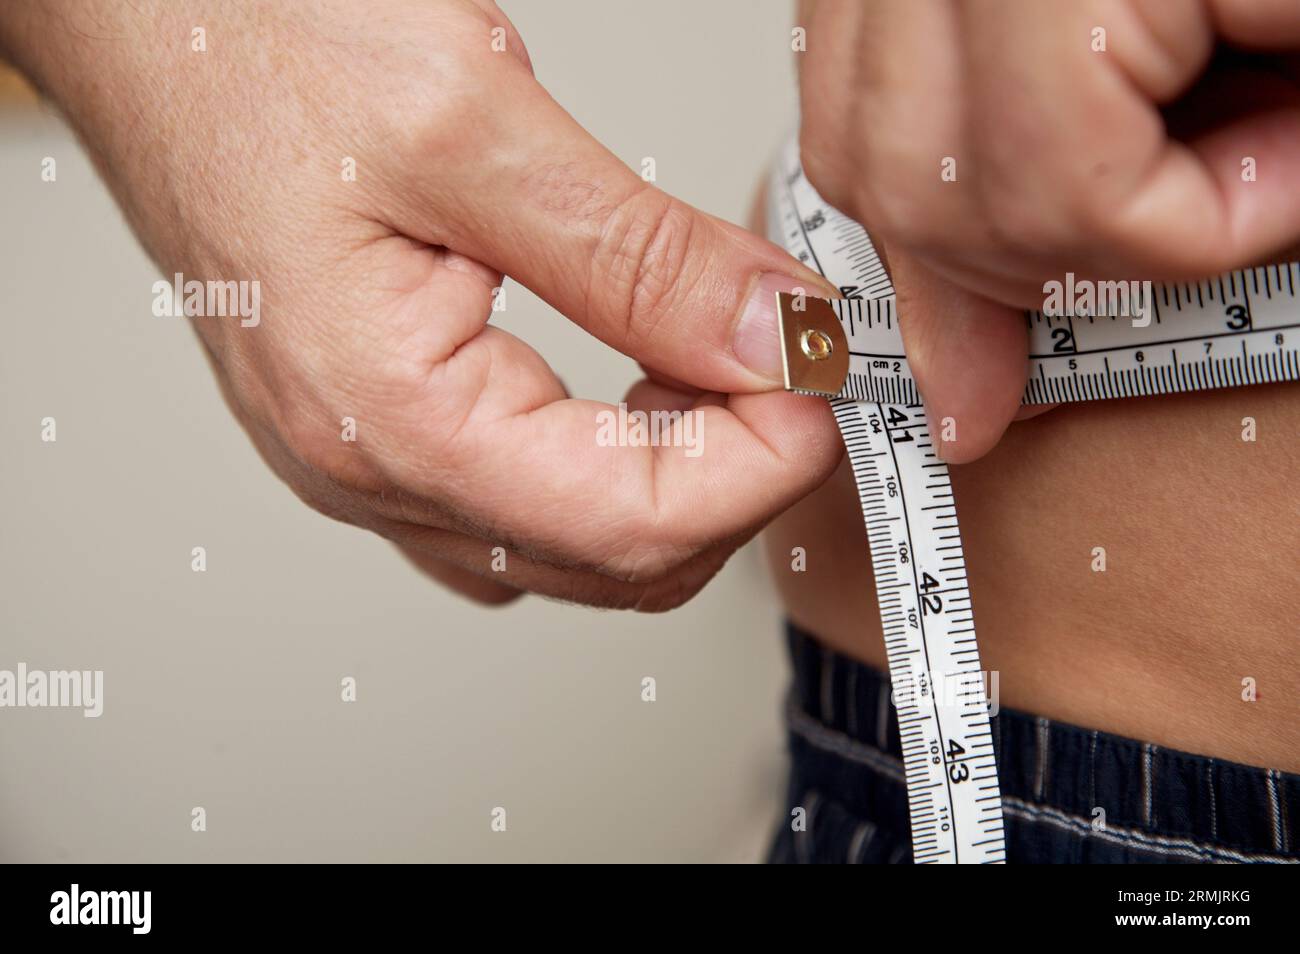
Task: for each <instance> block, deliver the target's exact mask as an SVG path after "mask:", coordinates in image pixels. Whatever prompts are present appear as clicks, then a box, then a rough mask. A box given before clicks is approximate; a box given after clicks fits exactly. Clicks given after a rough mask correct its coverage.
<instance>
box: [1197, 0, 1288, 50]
mask: <svg viewBox="0 0 1300 954" xmlns="http://www.w3.org/2000/svg"><path fill="white" fill-rule="evenodd" d="M1209 6H1210V11H1211V15H1212V16H1213V18H1214V26H1215V29H1216V30H1217V31H1218V32H1219V35H1220V36H1222V37H1223V38H1224V39H1226V40H1229V41H1231V42H1232V43H1236V44H1240V45H1241V46H1249V47H1254V48H1256V49H1262V50H1282V49H1295V47H1296V46H1297V45H1300V4H1297V3H1296V2H1295V0H1210V4H1209Z"/></svg>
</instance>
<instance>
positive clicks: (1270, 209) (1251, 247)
mask: <svg viewBox="0 0 1300 954" xmlns="http://www.w3.org/2000/svg"><path fill="white" fill-rule="evenodd" d="M1007 3H1010V4H1012V7H1011V9H1013V10H1014V12H1015V14H1016V15H1015V16H1012V17H1008V16H1006V15H1005V12H1006V10H1007V9H1008V7H1007ZM960 9H961V10H962V11H963V14H964V15H965V19H964V23H965V24H966V26H967V27H968V30H969V36H970V41H971V49H972V50H974V51H975V53H974V54H973V55H974V59H973V60H972V64H971V67H970V69H971V74H970V75H971V77H972V80H971V86H972V95H973V96H974V97H975V99H976V101H977V102H978V103H979V104H981V108H983V109H984V110H987V111H989V112H990V114H995V113H994V111H998V110H1000V112H997V113H996V115H998V116H999V120H998V121H997V122H996V123H994V124H992V125H991V126H990V127H989V128H988V130H987V132H986V134H984V135H982V136H980V137H979V148H980V154H979V155H978V156H977V158H978V164H979V169H980V174H979V179H978V181H979V183H980V184H981V187H982V188H984V190H985V216H986V217H987V219H988V221H989V222H990V224H991V225H992V226H993V227H994V228H995V229H996V233H997V234H998V236H999V237H1000V239H1001V240H1003V242H1004V243H1006V244H1010V245H1013V246H1014V245H1017V244H1018V245H1019V246H1022V247H1026V248H1029V249H1034V248H1044V249H1056V250H1057V251H1058V252H1061V253H1068V255H1066V256H1064V257H1065V258H1068V260H1069V261H1070V263H1071V267H1072V268H1073V269H1074V270H1076V271H1081V272H1082V271H1087V272H1094V273H1099V274H1104V275H1107V276H1113V277H1120V276H1121V275H1123V276H1129V275H1133V276H1134V277H1137V276H1138V274H1141V275H1143V276H1144V277H1147V278H1155V279H1170V278H1187V277H1191V276H1196V275H1205V274H1213V273H1215V272H1218V271H1222V270H1226V269H1228V268H1233V267H1238V266H1240V265H1243V264H1246V263H1248V262H1249V261H1251V260H1252V259H1254V258H1257V257H1259V256H1260V255H1263V254H1267V252H1268V251H1269V250H1271V249H1273V248H1276V247H1277V246H1278V245H1279V244H1281V243H1283V242H1286V241H1290V240H1294V239H1295V238H1296V237H1297V236H1300V155H1297V146H1298V145H1300V110H1298V109H1296V108H1294V106H1293V105H1292V104H1290V103H1282V104H1280V105H1278V106H1275V107H1274V108H1273V109H1270V110H1268V111H1266V112H1264V113H1263V114H1251V115H1243V114H1241V113H1240V112H1239V113H1238V119H1237V121H1236V122H1235V123H1233V124H1230V125H1229V126H1227V127H1225V128H1224V129H1222V130H1220V131H1219V132H1218V133H1217V134H1215V136H1213V137H1210V138H1208V139H1207V140H1206V141H1204V142H1194V143H1192V144H1191V146H1190V147H1189V145H1188V144H1184V143H1181V142H1178V141H1176V140H1172V139H1170V138H1169V137H1168V136H1167V134H1166V130H1165V126H1164V123H1163V121H1162V118H1161V116H1160V113H1159V111H1158V110H1157V108H1156V104H1157V103H1158V102H1161V101H1165V100H1167V99H1168V98H1169V96H1170V95H1171V94H1173V93H1176V92H1181V91H1182V90H1184V89H1186V87H1187V86H1188V85H1189V84H1190V83H1191V81H1192V80H1193V79H1194V77H1195V76H1196V74H1197V73H1198V72H1199V71H1200V69H1201V68H1202V67H1203V66H1204V62H1205V59H1206V57H1208V53H1209V50H1210V49H1211V43H1210V41H1212V39H1213V35H1212V32H1210V30H1209V24H1208V22H1207V21H1205V18H1204V15H1203V11H1201V10H1200V9H1199V8H1196V7H1194V6H1191V5H1187V4H1175V5H1170V6H1169V7H1168V8H1162V11H1161V19H1162V21H1163V20H1172V21H1179V20H1180V18H1181V21H1182V32H1183V33H1185V34H1186V35H1187V36H1190V37H1192V38H1193V39H1195V40H1196V42H1195V43H1194V44H1192V46H1193V53H1194V55H1190V56H1188V55H1183V56H1175V55H1170V54H1169V53H1168V52H1167V51H1166V49H1165V47H1163V46H1162V43H1161V39H1160V37H1158V35H1157V34H1156V33H1155V32H1154V31H1152V30H1151V29H1149V27H1148V26H1147V25H1145V24H1144V22H1143V21H1142V19H1141V18H1140V17H1133V16H1131V15H1130V14H1131V11H1129V8H1127V7H1125V6H1123V5H1115V7H1114V9H1113V11H1112V19H1111V20H1110V21H1109V26H1110V29H1109V30H1108V32H1107V34H1106V41H1107V44H1108V45H1107V49H1106V51H1104V53H1103V52H1101V51H1098V50H1096V49H1094V48H1093V47H1092V46H1090V44H1089V42H1088V39H1089V38H1090V37H1091V36H1092V29H1093V26H1094V25H1093V22H1092V21H1093V20H1094V19H1096V17H1095V16H1094V11H1092V10H1091V8H1090V7H1089V6H1088V5H1080V4H1067V3H1040V2H1034V0H1005V2H1004V0H998V2H997V3H996V4H994V5H992V6H990V3H989V0H975V2H972V3H968V4H962V5H960ZM993 11H996V12H998V13H1001V14H1004V15H1001V16H990V13H991V12H993ZM1115 18H1118V19H1115ZM1102 19H1105V18H1102ZM1165 39H1167V37H1166V38H1165ZM1112 40H1113V41H1114V45H1110V44H1111V41H1112ZM1027 49H1032V50H1035V51H1036V53H1035V55H1034V56H1032V57H1025V56H1021V55H1020V53H1021V52H1022V51H1024V50H1027ZM1045 62H1049V63H1051V67H1050V68H1047V69H1044V68H1043V64H1044V63H1045ZM1153 71H1157V72H1159V76H1155V75H1153ZM1007 103H1014V104H1015V108H1014V109H1007V108H1006V104H1007ZM1244 157H1254V159H1255V161H1256V164H1263V165H1265V166H1266V168H1268V170H1269V178H1268V179H1267V181H1265V180H1264V179H1262V178H1260V179H1258V181H1246V180H1245V179H1244V177H1243V175H1242V171H1243V165H1242V163H1243V158H1244ZM1175 239H1176V240H1175Z"/></svg>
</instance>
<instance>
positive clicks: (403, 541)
mask: <svg viewBox="0 0 1300 954" xmlns="http://www.w3.org/2000/svg"><path fill="white" fill-rule="evenodd" d="M373 529H375V530H376V531H377V532H379V533H381V534H383V535H384V536H385V537H388V538H389V539H392V540H396V541H399V544H398V545H399V548H400V549H401V550H402V551H403V552H404V553H408V554H409V555H411V556H412V557H413V558H416V559H418V560H420V561H426V560H427V561H429V562H431V563H434V564H438V565H440V566H442V567H444V568H453V569H459V570H460V571H461V572H462V573H463V574H465V578H469V579H472V578H479V579H482V578H483V577H485V576H488V575H490V576H491V577H492V580H488V581H485V582H492V583H495V584H496V585H498V586H501V587H502V588H503V589H509V590H510V591H511V592H513V593H515V594H519V593H524V592H527V593H536V594H538V595H540V596H545V597H548V598H551V599H557V600H563V601H565V602H569V603H580V604H582V605H584V606H597V607H603V608H607V609H631V610H637V611H640V612H647V613H654V612H662V611H664V610H669V609H674V608H676V607H678V606H680V605H681V604H682V603H684V602H686V601H687V600H688V599H690V598H691V597H692V596H694V595H695V594H696V593H698V592H699V591H700V590H701V589H702V588H703V587H704V586H705V585H706V584H707V583H708V582H709V580H711V579H712V578H713V577H714V576H715V575H716V574H717V572H718V570H719V569H721V568H722V566H723V564H724V563H726V561H727V558H728V557H729V556H730V555H731V554H732V553H734V552H735V550H736V549H737V548H738V547H739V546H741V545H742V544H743V543H744V542H745V541H746V540H747V539H748V536H746V537H740V538H736V539H733V540H728V541H723V542H721V543H719V544H718V545H716V546H714V547H711V548H709V549H708V550H707V551H705V552H703V553H700V554H699V555H697V556H695V557H693V558H691V559H689V560H687V561H684V562H683V563H682V565H681V566H679V567H676V568H675V570H674V572H673V573H672V574H668V575H664V576H662V577H660V578H659V579H655V580H650V581H643V582H627V581H623V580H616V579H612V578H610V577H609V576H607V575H603V574H600V573H596V572H592V571H585V570H581V569H577V568H573V567H555V566H551V565H549V564H546V563H543V562H539V561H536V560H533V559H530V558H529V557H528V556H526V555H524V554H522V553H520V552H518V551H515V550H511V549H508V548H506V547H502V546H501V545H500V544H499V543H493V542H491V541H486V540H483V539H480V538H477V537H473V536H470V535H466V534H460V533H452V532H448V531H445V530H439V529H436V528H430V527H427V526H423V525H420V524H411V523H402V522H397V521H394V522H390V523H385V524H382V525H379V526H376V527H374V528H373ZM499 581H505V582H499ZM473 585H474V584H472V583H471V584H470V586H473ZM466 595H471V594H466ZM472 598H473V597H472Z"/></svg>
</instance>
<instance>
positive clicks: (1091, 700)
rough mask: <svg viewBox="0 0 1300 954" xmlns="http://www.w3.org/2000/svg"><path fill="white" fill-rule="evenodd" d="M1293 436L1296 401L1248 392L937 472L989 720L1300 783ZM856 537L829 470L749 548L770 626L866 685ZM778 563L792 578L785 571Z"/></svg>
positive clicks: (869, 587)
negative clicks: (965, 586)
mask: <svg viewBox="0 0 1300 954" xmlns="http://www.w3.org/2000/svg"><path fill="white" fill-rule="evenodd" d="M1243 417H1253V418H1254V419H1255V421H1256V424H1257V428H1258V440H1257V441H1256V442H1255V443H1249V442H1246V441H1243V440H1242V439H1241V429H1242V426H1241V420H1242V418H1243ZM1297 433H1300V388H1297V386H1296V385H1293V384H1282V385H1265V386H1260V387H1251V388H1240V389H1236V390H1231V391H1216V392H1210V393H1201V394H1188V395H1175V396H1169V397H1158V398H1142V399H1133V400H1121V401H1102V402H1095V403H1089V404H1074V405H1068V406H1063V407H1061V408H1059V409H1057V410H1056V411H1054V412H1052V413H1051V414H1046V415H1043V416H1041V417H1037V418H1034V419H1033V420H1031V421H1024V422H1021V423H1018V424H1013V425H1012V426H1011V427H1010V428H1009V429H1008V430H1007V432H1006V434H1005V436H1004V437H1003V439H1002V441H1001V442H1000V443H999V444H998V446H997V447H996V448H995V449H994V450H993V451H992V452H991V453H989V454H988V455H987V456H985V457H983V458H981V459H980V460H979V461H976V462H974V463H971V464H965V465H961V466H954V467H953V468H952V482H953V487H954V493H955V495H956V501H957V510H958V517H959V519H960V521H961V533H962V542H963V544H964V546H965V552H966V557H967V566H968V569H969V574H970V581H971V593H972V603H973V606H974V612H975V625H976V631H977V633H978V636H979V642H980V658H981V662H982V665H983V667H984V669H986V670H989V671H997V672H998V673H999V674H1000V675H999V689H1000V702H1001V704H1002V705H1004V706H1009V707H1013V708H1017V709H1023V710H1026V711H1029V712H1033V713H1035V714H1038V715H1044V716H1047V717H1049V718H1053V719H1059V720H1064V721H1068V722H1071V723H1074V724H1076V725H1082V726H1086V727H1089V728H1095V729H1102V730H1105V731H1108V732H1114V733H1117V734H1119V735H1124V736H1129V737H1132V738H1138V739H1142V740H1144V741H1149V742H1155V743H1158V744H1160V745H1166V746H1172V747H1174V748H1178V749H1183V750H1186V751H1191V752H1198V753H1203V754H1207V755H1213V756H1217V757H1220V758H1225V759H1231V760H1234V761H1238V762H1245V763H1247V764H1252V765H1262V766H1268V767H1271V768H1278V769H1282V770H1285V771H1290V772H1296V771H1300V666H1298V665H1297V653H1296V649H1297V639H1300V627H1298V626H1297V623H1300V593H1297V590H1296V585H1295V584H1296V580H1297V579H1300V519H1297V518H1300V513H1298V512H1297V511H1298V510H1300V507H1298V505H1297V504H1298V501H1297V494H1296V491H1295V480H1296V476H1297V474H1298V473H1300V442H1297V440H1296V434H1297ZM861 527H862V517H861V512H860V511H859V509H858V503H857V497H856V493H855V491H854V488H853V476H852V474H851V473H850V472H849V470H848V467H847V463H846V464H842V465H841V467H840V469H839V470H838V471H837V472H836V474H835V475H834V476H833V477H832V478H831V479H830V480H829V481H828V482H827V483H826V484H825V485H824V486H823V487H822V488H821V489H820V490H818V491H816V492H815V493H813V494H812V495H811V496H809V497H808V498H806V499H805V500H804V501H802V502H801V503H800V504H798V505H797V506H796V507H794V508H793V509H792V510H790V511H789V512H788V513H786V514H785V516H784V517H782V518H781V519H780V520H779V521H777V522H776V523H775V524H773V526H772V527H771V528H770V530H769V531H768V533H767V535H766V539H765V542H766V546H767V551H768V555H769V559H770V562H771V566H772V571H773V577H774V579H775V581H776V585H777V587H778V589H779V590H780V592H781V595H782V597H783V599H784V601H785V604H786V607H787V610H788V612H789V614H790V617H791V618H792V619H793V620H794V621H795V622H797V623H798V624H799V625H800V626H802V627H804V628H806V629H807V630H809V631H811V632H812V633H815V634H816V635H817V636H818V637H819V638H820V639H821V640H823V641H824V642H825V643H826V644H827V645H828V646H831V647H833V648H835V649H837V650H839V651H840V652H843V653H846V654H848V655H850V656H853V657H855V658H857V659H860V660H862V661H864V662H866V663H869V664H870V665H872V666H875V667H877V668H880V669H884V668H886V667H887V662H886V660H885V653H884V644H883V642H882V636H881V631H880V618H879V615H878V611H877V609H876V600H875V590H874V583H873V580H872V575H871V563H870V559H869V557H868V554H867V548H866V544H865V540H864V536H863V532H862V530H861ZM796 546H802V547H804V548H805V549H806V551H807V571H806V572H802V573H796V572H792V571H791V569H790V567H791V557H790V551H791V548H793V547H796ZM1094 547H1105V550H1106V571H1105V572H1094V571H1093V570H1092V568H1091V567H1092V563H1093V552H1092V551H1093V548H1094ZM1248 677H1249V678H1253V679H1254V680H1255V681H1256V683H1257V687H1258V697H1257V699H1256V701H1255V702H1253V703H1248V702H1245V701H1243V699H1242V691H1243V684H1242V680H1243V679H1246V678H1248Z"/></svg>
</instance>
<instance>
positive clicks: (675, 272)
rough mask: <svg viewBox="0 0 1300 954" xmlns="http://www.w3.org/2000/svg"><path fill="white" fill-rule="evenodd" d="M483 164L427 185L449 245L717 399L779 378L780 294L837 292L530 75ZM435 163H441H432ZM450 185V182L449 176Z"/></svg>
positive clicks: (430, 214) (503, 103)
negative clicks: (611, 145) (681, 194)
mask: <svg viewBox="0 0 1300 954" xmlns="http://www.w3.org/2000/svg"><path fill="white" fill-rule="evenodd" d="M502 82H503V83H504V84H505V85H506V86H507V89H506V90H505V91H503V92H501V93H498V94H497V95H495V96H493V97H492V101H493V102H494V103H497V104H500V108H499V110H498V111H494V114H493V116H492V117H490V118H488V120H487V121H486V124H485V128H478V127H475V128H474V129H473V130H472V131H470V132H469V133H468V135H470V136H471V137H472V138H474V139H476V140H477V139H479V137H483V136H486V137H487V138H486V140H485V141H483V144H482V145H481V146H480V147H479V148H478V149H477V150H476V152H477V154H476V156H475V158H474V159H473V161H469V162H457V163H454V164H453V165H454V168H449V166H448V164H447V162H446V160H445V158H444V159H443V161H442V163H441V170H442V171H441V173H440V179H442V180H443V181H440V182H439V183H438V184H437V185H436V186H433V187H431V188H428V189H422V190H421V201H423V202H424V203H425V204H426V206H427V207H426V208H425V209H423V210H422V211H421V216H422V217H423V220H424V221H426V222H428V221H439V222H442V223H443V227H444V229H445V231H446V233H447V234H446V235H445V236H440V237H439V244H446V245H448V246H449V247H451V248H453V249H454V250H455V251H457V252H460V253H461V254H464V255H467V256H469V257H471V258H474V259H477V260H478V261H481V262H483V263H485V264H487V265H489V266H490V267H492V268H493V269H496V270H498V271H500V272H503V273H505V274H507V275H509V276H510V277H511V278H513V279H515V280H516V281H518V282H520V283H522V284H523V285H525V286H527V287H528V288H530V289H531V290H532V291H533V292H535V293H536V294H537V295H538V296H539V297H541V298H543V299H545V300H546V301H547V302H548V303H550V304H551V305H552V306H554V307H555V308H556V309H557V310H558V311H559V312H560V313H561V314H563V315H565V316H566V317H568V318H569V319H571V320H572V321H574V322H576V323H577V324H579V325H581V326H582V327H583V328H585V329H586V330H587V331H589V332H590V333H591V334H593V335H595V336H596V337H597V338H599V339H601V340H602V341H604V342H606V343H607V344H609V345H610V346H612V347H614V348H616V349H618V350H619V351H621V352H623V353H624V354H627V355H629V356H631V357H633V358H635V359H636V360H638V361H640V362H641V363H642V364H643V365H645V366H646V367H648V368H651V369H654V370H658V371H662V372H664V373H667V374H670V375H671V376H672V377H673V378H675V379H678V380H680V381H683V382H686V383H688V384H690V385H693V386H695V387H699V388H703V389H706V390H711V391H726V392H744V391H756V390H767V389H771V388H773V387H779V386H780V383H781V380H782V378H781V357H780V351H779V335H778V331H777V316H776V292H778V291H784V292H789V291H793V290H795V289H798V288H803V289H805V290H806V291H807V292H808V293H809V294H819V295H823V296H829V295H831V294H832V293H833V291H832V290H831V287H830V286H829V285H828V284H827V283H826V282H825V281H824V280H823V279H821V278H820V277H819V276H818V275H817V274H816V273H815V272H812V271H811V270H809V269H807V268H805V267H804V266H802V265H800V264H799V263H798V262H797V261H795V260H794V259H793V258H791V257H790V256H789V255H787V254H786V253H785V252H784V251H783V250H781V249H779V248H777V247H776V246H774V245H772V244H771V243H769V242H766V241H764V240H763V239H761V238H759V237H758V236H755V235H753V234H751V233H749V232H746V231H745V230H743V229H741V228H738V227H736V226H734V225H730V224H728V223H726V222H723V221H721V220H719V219H717V218H714V217H713V216H710V215H706V214H704V213H703V212H700V211H699V210H697V209H694V208H692V207H691V206H689V205H687V204H685V203H684V202H681V201H679V200H677V199H674V198H673V197H672V196H670V195H668V194H666V193H664V192H662V191H660V190H659V189H657V188H655V187H654V186H653V185H652V184H650V183H649V182H647V181H644V180H643V179H642V177H641V176H638V175H636V174H635V173H633V172H632V170H631V169H629V168H628V167H627V166H626V165H625V164H624V163H622V162H621V161H619V159H618V158H617V157H615V156H614V155H613V154H611V153H610V152H609V151H608V150H607V149H605V148H604V147H603V146H601V145H600V143H598V142H597V141H596V140H595V139H593V138H592V137H591V136H590V135H589V134H588V133H587V132H586V131H585V130H584V129H583V128H582V127H581V126H579V125H578V123H577V122H575V121H574V120H573V118H572V117H571V116H569V114H568V113H566V112H565V111H564V110H563V109H561V108H560V106H559V105H558V104H557V103H556V102H555V101H554V100H553V99H551V97H550V96H549V95H548V94H547V93H546V91H545V90H544V89H542V87H541V86H540V85H538V84H537V83H536V82H535V81H533V80H532V78H531V77H530V76H527V75H526V73H525V71H522V70H517V71H510V72H509V74H508V76H507V78H506V79H504V80H502ZM425 165H426V167H431V166H432V165H433V163H426V164H425ZM447 178H450V180H451V181H450V182H448V181H446V179H447Z"/></svg>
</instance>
